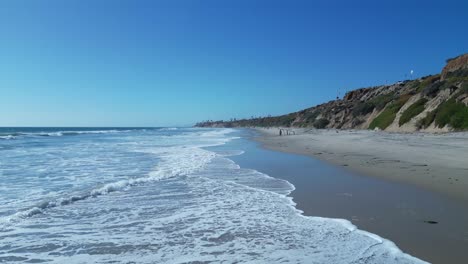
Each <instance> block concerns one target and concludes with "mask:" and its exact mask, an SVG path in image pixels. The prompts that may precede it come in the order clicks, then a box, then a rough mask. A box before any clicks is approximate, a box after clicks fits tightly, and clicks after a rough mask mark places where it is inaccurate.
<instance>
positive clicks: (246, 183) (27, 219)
mask: <svg viewBox="0 0 468 264" xmlns="http://www.w3.org/2000/svg"><path fill="white" fill-rule="evenodd" d="M241 137H245V131H243V130H234V129H201V128H0V262H1V263H423V262H422V261H420V260H418V259H416V258H414V257H412V256H410V255H407V254H404V253H402V252H401V250H399V249H398V247H397V246H396V245H395V244H394V243H392V242H391V241H389V240H385V239H383V238H381V237H379V236H377V235H375V234H371V233H369V232H366V231H362V230H359V229H357V228H356V227H355V226H354V225H352V224H351V223H350V222H349V221H346V220H342V219H330V218H322V217H308V216H304V215H302V212H301V211H300V210H298V209H296V207H295V203H294V202H293V200H292V198H291V197H290V194H291V192H292V191H294V189H295V187H294V185H292V184H291V183H289V182H288V181H286V180H283V179H279V178H273V177H270V176H269V175H266V174H264V173H261V172H259V171H256V170H254V169H250V168H243V167H240V166H239V165H238V164H236V163H235V162H234V161H233V160H232V157H234V156H238V155H242V154H243V152H244V150H243V149H242V145H241V144H240V145H239V144H232V142H235V141H236V140H238V139H239V138H241Z"/></svg>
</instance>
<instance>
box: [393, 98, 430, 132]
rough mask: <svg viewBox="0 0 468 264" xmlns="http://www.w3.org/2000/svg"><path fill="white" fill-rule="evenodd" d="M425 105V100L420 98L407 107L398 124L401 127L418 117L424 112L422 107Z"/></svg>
mask: <svg viewBox="0 0 468 264" xmlns="http://www.w3.org/2000/svg"><path fill="white" fill-rule="evenodd" d="M426 103H427V99H426V98H421V99H419V100H418V101H416V102H415V103H414V104H412V105H411V106H410V107H408V108H407V109H406V110H405V111H404V112H403V113H402V114H401V116H400V120H398V124H399V125H400V126H402V125H403V124H406V123H407V122H408V121H410V120H411V119H412V118H413V117H415V116H417V115H419V114H420V113H422V111H424V105H425V104H426Z"/></svg>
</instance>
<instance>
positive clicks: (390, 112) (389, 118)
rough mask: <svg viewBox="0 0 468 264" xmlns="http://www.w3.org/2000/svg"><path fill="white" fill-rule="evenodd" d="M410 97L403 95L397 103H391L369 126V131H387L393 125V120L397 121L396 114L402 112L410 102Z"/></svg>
mask: <svg viewBox="0 0 468 264" xmlns="http://www.w3.org/2000/svg"><path fill="white" fill-rule="evenodd" d="M410 97H411V96H410V95H407V94H405V95H402V96H400V98H398V100H396V101H395V102H393V103H391V104H390V105H388V106H387V107H386V108H385V109H384V110H383V112H382V113H380V115H378V116H377V117H376V118H375V119H374V120H372V122H371V123H370V125H369V129H375V128H377V127H378V128H379V129H385V128H387V127H388V126H389V125H390V124H391V123H393V120H395V117H396V114H397V113H398V111H399V110H400V108H401V107H403V105H404V104H405V103H406V101H408V99H409V98H410Z"/></svg>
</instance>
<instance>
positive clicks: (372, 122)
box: [195, 53, 468, 132]
mask: <svg viewBox="0 0 468 264" xmlns="http://www.w3.org/2000/svg"><path fill="white" fill-rule="evenodd" d="M195 126H197V127H253V126H256V127H272V126H282V127H314V128H319V129H320V128H335V129H378V130H385V131H391V132H414V131H425V132H449V131H461V130H468V53H467V54H464V55H461V56H458V57H456V58H452V59H449V60H447V65H446V66H445V67H444V68H443V70H442V72H441V73H440V74H436V75H430V76H426V77H422V78H419V79H415V80H406V81H403V82H398V83H395V84H392V85H382V86H376V87H370V88H361V89H357V90H354V91H350V92H348V93H346V94H345V96H344V97H343V98H342V99H337V100H333V101H330V102H327V103H324V104H320V105H317V106H314V107H310V108H307V109H304V110H301V111H298V112H294V113H290V114H285V115H281V116H275V117H258V118H251V119H241V120H235V119H234V120H231V121H222V120H221V121H205V122H200V123H197V124H196V125H195Z"/></svg>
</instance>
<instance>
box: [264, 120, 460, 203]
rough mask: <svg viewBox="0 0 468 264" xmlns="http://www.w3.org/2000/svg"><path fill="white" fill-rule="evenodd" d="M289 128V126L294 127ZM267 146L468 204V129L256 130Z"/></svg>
mask: <svg viewBox="0 0 468 264" xmlns="http://www.w3.org/2000/svg"><path fill="white" fill-rule="evenodd" d="M290 130H291V129H290ZM257 131H259V132H260V133H261V134H262V136H261V137H257V138H256V140H258V141H259V142H261V144H262V145H263V146H264V147H266V148H269V149H274V150H279V151H285V152H290V153H297V154H304V155H308V156H312V157H314V158H318V159H320V160H324V161H327V162H329V163H332V164H335V165H337V166H342V167H346V169H348V170H351V171H355V172H358V173H360V174H364V175H367V176H372V177H379V178H384V179H386V180H391V181H397V182H402V183H407V184H412V185H415V186H418V187H422V188H424V189H427V190H431V191H435V192H437V193H440V194H443V195H446V196H449V197H451V198H453V199H455V200H456V201H458V202H460V203H464V204H466V203H468V191H467V190H468V133H466V132H463V133H447V134H427V133H407V134H403V133H387V132H381V131H368V130H348V131H346V130H315V129H314V130H306V129H292V130H291V131H295V133H296V135H288V136H281V137H280V136H278V134H279V133H278V131H279V129H277V128H270V129H263V128H262V129H257Z"/></svg>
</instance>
